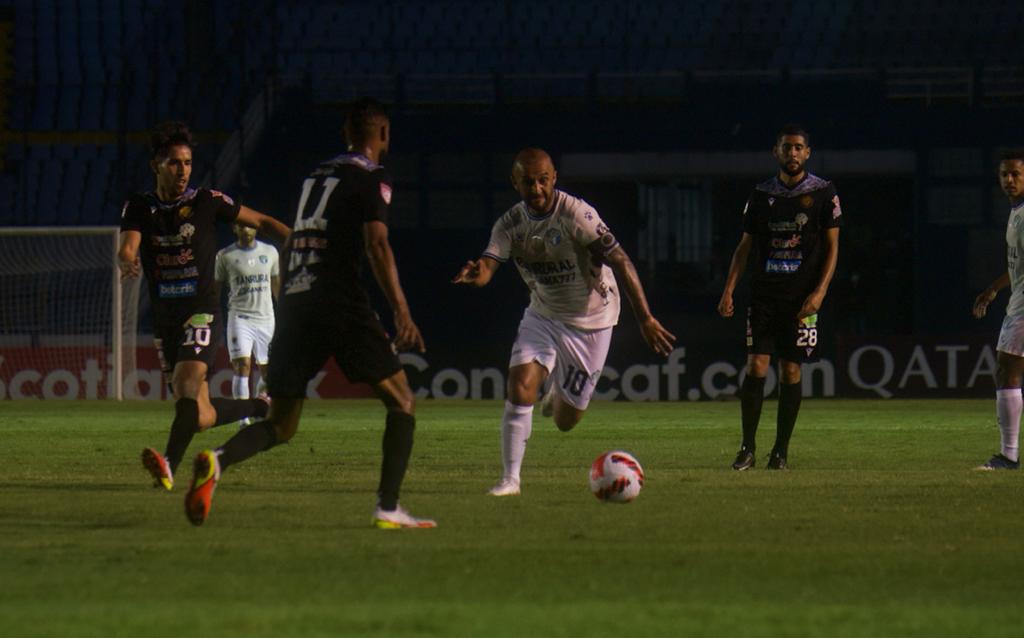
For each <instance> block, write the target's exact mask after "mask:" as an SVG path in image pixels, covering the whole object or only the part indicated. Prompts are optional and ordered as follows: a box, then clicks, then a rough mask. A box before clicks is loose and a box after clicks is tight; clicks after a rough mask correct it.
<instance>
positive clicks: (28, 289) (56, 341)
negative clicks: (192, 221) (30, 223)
mask: <svg viewBox="0 0 1024 638" xmlns="http://www.w3.org/2000/svg"><path fill="white" fill-rule="evenodd" d="M119 236H120V231H119V228H118V227H116V226H79V227H61V226H58V227H7V228H0V400H2V399H8V398H10V399H19V398H63V399H117V400H120V399H123V398H124V397H125V394H126V387H125V385H126V379H127V380H130V379H132V378H134V377H135V358H136V334H137V330H138V300H139V289H140V281H141V280H140V278H138V277H136V278H131V279H126V280H124V281H122V280H121V275H120V269H119V268H118V260H117V252H118V248H119ZM127 392H128V394H130V395H131V394H132V391H131V389H129V390H128V391H127Z"/></svg>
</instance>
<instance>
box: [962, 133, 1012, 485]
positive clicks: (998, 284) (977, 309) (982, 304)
mask: <svg viewBox="0 0 1024 638" xmlns="http://www.w3.org/2000/svg"><path fill="white" fill-rule="evenodd" d="M999 182H1000V185H1001V186H1002V188H1003V192H1004V193H1006V196H1007V198H1009V200H1010V219H1009V220H1008V222H1007V224H1006V258H1007V269H1006V272H1004V273H1003V274H1002V275H1000V277H999V278H998V279H996V280H995V281H993V282H992V283H991V284H990V285H989V287H988V288H986V289H985V290H983V291H982V292H981V294H979V295H978V296H977V297H976V298H975V300H974V316H975V317H978V318H979V319H980V318H981V317H984V316H985V312H986V311H987V310H988V305H989V304H990V303H992V300H993V299H995V298H996V295H997V294H998V293H999V291H1000V290H1002V289H1003V288H1005V287H1007V286H1009V287H1010V301H1009V303H1008V304H1007V305H1006V318H1004V319H1003V327H1002V329H1001V330H1000V331H999V342H998V344H997V345H996V351H997V357H996V415H997V417H998V418H999V434H1000V439H1001V446H1000V450H999V452H998V453H997V454H995V455H993V456H992V458H990V459H989V460H988V461H986V462H985V463H983V464H982V465H979V466H978V467H976V468H975V469H977V470H1016V469H1018V468H1020V450H1019V447H1018V439H1019V436H1020V415H1021V411H1022V407H1024V401H1022V399H1021V390H1020V386H1021V377H1022V376H1024V259H1022V258H1024V149H1021V150H1017V151H1010V152H1007V153H1004V154H1003V155H1002V157H1001V158H1000V162H999Z"/></svg>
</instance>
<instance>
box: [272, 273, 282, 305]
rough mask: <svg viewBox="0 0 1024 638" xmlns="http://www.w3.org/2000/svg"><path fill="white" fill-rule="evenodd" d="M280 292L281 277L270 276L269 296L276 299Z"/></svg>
mask: <svg viewBox="0 0 1024 638" xmlns="http://www.w3.org/2000/svg"><path fill="white" fill-rule="evenodd" d="M280 292H281V278H280V277H271V278H270V296H271V297H273V298H274V301H277V296H278V294H279V293H280Z"/></svg>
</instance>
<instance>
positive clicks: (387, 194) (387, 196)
mask: <svg viewBox="0 0 1024 638" xmlns="http://www.w3.org/2000/svg"><path fill="white" fill-rule="evenodd" d="M380 198H381V199H383V200H384V203H385V204H387V205H389V206H390V205H391V187H390V186H388V185H387V184H385V183H384V182H381V183H380Z"/></svg>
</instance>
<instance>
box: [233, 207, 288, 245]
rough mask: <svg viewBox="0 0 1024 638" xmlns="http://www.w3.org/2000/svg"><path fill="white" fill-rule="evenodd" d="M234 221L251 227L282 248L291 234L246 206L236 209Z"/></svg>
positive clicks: (279, 223)
mask: <svg viewBox="0 0 1024 638" xmlns="http://www.w3.org/2000/svg"><path fill="white" fill-rule="evenodd" d="M236 221H237V222H238V223H239V224H244V225H246V226H252V227H253V228H255V229H256V232H257V233H259V234H260V235H263V236H265V237H271V238H272V239H274V240H276V241H277V242H278V243H279V244H281V245H282V246H283V245H284V243H285V242H286V241H288V236H289V235H291V233H292V231H291V229H290V228H288V227H287V226H285V225H284V224H282V223H281V222H279V221H277V220H276V219H274V218H273V217H271V216H270V215H266V214H264V213H261V212H259V211H256V210H253V209H251V208H249V207H248V206H242V207H240V208H239V209H238V217H237V218H236Z"/></svg>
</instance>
